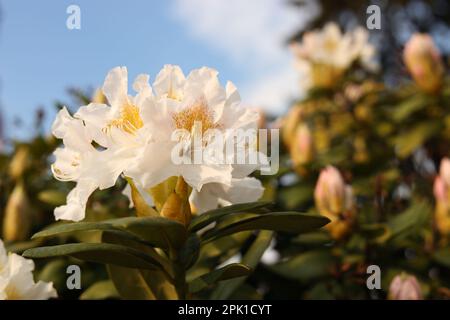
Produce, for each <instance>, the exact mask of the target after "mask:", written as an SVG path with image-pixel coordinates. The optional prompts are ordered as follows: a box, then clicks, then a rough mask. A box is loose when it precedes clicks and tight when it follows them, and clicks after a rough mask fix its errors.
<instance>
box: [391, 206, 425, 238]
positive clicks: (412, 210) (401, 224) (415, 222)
mask: <svg viewBox="0 0 450 320" xmlns="http://www.w3.org/2000/svg"><path fill="white" fill-rule="evenodd" d="M430 213H431V207H430V206H429V204H428V202H426V201H423V202H413V203H412V204H411V206H410V207H409V208H408V209H407V210H406V211H405V212H402V213H401V214H399V215H396V216H394V217H393V218H391V219H390V220H389V221H388V230H387V232H388V233H389V237H387V239H389V240H391V239H393V238H398V237H403V236H407V235H408V234H410V233H411V232H413V231H415V230H417V229H418V228H421V227H423V226H424V224H425V223H426V222H427V221H428V217H429V214H430ZM387 239H386V240H387Z"/></svg>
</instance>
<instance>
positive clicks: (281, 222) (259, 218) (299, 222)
mask: <svg viewBox="0 0 450 320" xmlns="http://www.w3.org/2000/svg"><path fill="white" fill-rule="evenodd" d="M328 222H329V219H328V218H326V217H323V216H317V215H310V214H303V213H298V212H271V213H266V214H264V215H254V216H252V217H248V218H244V219H242V220H240V221H237V222H234V223H231V224H229V225H226V226H224V227H222V228H217V229H212V230H210V231H208V232H207V233H206V234H205V235H204V237H203V241H211V240H212V239H217V238H220V237H224V236H227V235H230V234H233V233H236V232H241V231H247V230H273V231H281V232H289V233H303V232H309V231H313V230H315V229H318V228H320V227H322V226H324V225H326V224H327V223H328Z"/></svg>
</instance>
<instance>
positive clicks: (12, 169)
mask: <svg viewBox="0 0 450 320" xmlns="http://www.w3.org/2000/svg"><path fill="white" fill-rule="evenodd" d="M29 166H30V152H29V150H28V148H27V147H25V146H22V147H19V148H18V149H17V151H16V153H15V155H14V157H13V158H12V160H11V163H10V165H9V174H10V176H11V177H12V178H13V179H14V180H17V179H19V178H20V177H21V176H22V175H23V173H24V172H25V171H26V170H27V169H28V168H29Z"/></svg>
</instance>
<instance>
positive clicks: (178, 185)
mask: <svg viewBox="0 0 450 320" xmlns="http://www.w3.org/2000/svg"><path fill="white" fill-rule="evenodd" d="M170 186H173V179H172V180H170ZM166 191H168V195H167V198H166V199H165V201H164V202H163V203H162V207H161V209H160V214H161V216H163V217H166V218H168V219H172V220H175V221H178V222H180V223H182V224H184V225H185V226H188V225H189V223H190V222H191V216H192V215H191V206H190V204H189V196H190V193H191V188H190V187H189V186H188V184H187V183H186V182H185V181H184V179H183V177H178V178H176V182H175V186H174V187H173V188H172V190H167V189H166Z"/></svg>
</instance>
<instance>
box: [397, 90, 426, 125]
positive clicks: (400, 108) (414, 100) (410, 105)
mask: <svg viewBox="0 0 450 320" xmlns="http://www.w3.org/2000/svg"><path fill="white" fill-rule="evenodd" d="M425 105H426V101H424V99H423V98H421V96H418V95H414V96H412V97H411V98H410V99H407V100H406V101H403V102H402V103H400V104H399V105H397V106H395V108H394V109H393V110H392V112H391V116H392V119H393V120H394V121H396V122H401V121H403V120H404V119H406V118H407V117H408V116H409V115H410V114H412V113H414V112H416V111H418V110H420V109H422V108H423V107H424V106H425Z"/></svg>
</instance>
